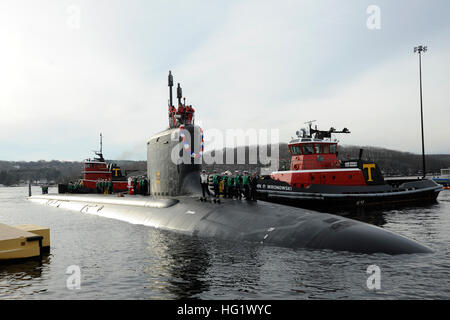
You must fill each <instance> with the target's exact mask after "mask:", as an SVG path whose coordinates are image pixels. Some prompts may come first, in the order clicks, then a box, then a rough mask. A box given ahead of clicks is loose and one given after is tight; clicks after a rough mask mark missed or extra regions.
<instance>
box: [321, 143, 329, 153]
mask: <svg viewBox="0 0 450 320" xmlns="http://www.w3.org/2000/svg"><path fill="white" fill-rule="evenodd" d="M323 153H330V145H329V144H324V145H323Z"/></svg>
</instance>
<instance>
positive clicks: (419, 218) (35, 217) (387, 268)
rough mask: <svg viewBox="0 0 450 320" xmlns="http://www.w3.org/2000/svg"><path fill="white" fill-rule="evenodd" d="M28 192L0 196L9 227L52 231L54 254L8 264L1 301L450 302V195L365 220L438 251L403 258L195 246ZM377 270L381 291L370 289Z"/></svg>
mask: <svg viewBox="0 0 450 320" xmlns="http://www.w3.org/2000/svg"><path fill="white" fill-rule="evenodd" d="M49 191H50V192H56V190H55V189H53V190H52V189H50V190H49ZM33 193H34V194H39V193H40V189H39V188H33ZM27 194H28V188H22V187H17V188H0V204H1V205H0V222H1V223H6V224H26V223H32V224H38V225H42V226H48V227H50V230H51V253H50V255H48V256H46V257H44V260H43V261H42V263H39V262H36V261H30V262H27V263H21V264H13V265H0V299H181V298H187V299H192V298H194V299H449V298H450V256H449V253H450V250H449V245H448V244H449V243H450V190H444V191H443V192H441V194H440V195H439V198H438V203H436V204H433V205H430V206H427V207H421V208H417V207H416V208H407V209H402V210H385V211H380V212H375V213H371V214H370V215H369V216H359V217H358V219H362V220H367V221H369V222H372V223H375V224H377V225H380V226H381V227H383V228H385V229H388V230H391V231H394V232H397V233H400V234H402V235H405V236H407V237H410V238H413V239H415V240H417V241H419V242H421V243H423V244H426V245H428V246H430V247H431V248H432V249H433V250H434V251H435V252H434V253H433V254H413V255H399V256H389V255H385V254H374V255H364V254H354V253H346V252H332V251H328V250H308V249H295V250H294V249H289V248H280V247H271V246H262V245H257V244H249V243H236V242H227V241H221V240H214V239H203V238H195V237H190V236H184V235H179V234H176V233H172V232H168V231H161V230H157V229H152V228H149V227H144V226H141V225H132V224H129V223H126V222H121V221H117V220H112V219H107V218H102V217H98V216H94V215H87V214H82V213H80V212H75V211H68V210H64V209H59V208H51V207H47V206H43V205H39V204H36V203H32V202H30V201H28V200H27V199H26V195H27ZM373 264H375V265H377V266H378V267H379V268H380V271H381V281H380V284H381V288H380V290H375V291H373V290H369V289H368V287H367V284H366V283H367V278H368V277H369V276H370V274H367V273H366V271H367V268H368V266H369V265H373ZM71 265H76V266H79V267H80V270H81V289H80V290H70V289H68V288H67V286H66V281H67V279H68V277H69V275H68V274H66V271H67V268H68V267H69V266H71Z"/></svg>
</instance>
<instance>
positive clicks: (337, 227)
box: [29, 72, 433, 255]
mask: <svg viewBox="0 0 450 320" xmlns="http://www.w3.org/2000/svg"><path fill="white" fill-rule="evenodd" d="M172 87H173V76H172V74H171V72H169V92H170V96H169V127H168V128H167V129H166V130H164V131H162V132H159V133H157V134H155V135H153V136H152V137H150V139H149V140H148V142H147V178H148V180H149V185H150V188H149V189H150V191H149V195H145V196H143V195H124V194H120V195H122V196H118V195H117V194H110V195H103V194H45V195H34V196H30V197H29V200H31V201H33V202H36V203H39V204H43V205H48V206H51V207H57V208H63V209H69V210H76V211H79V212H80V213H83V214H94V215H98V216H102V217H106V218H112V219H118V220H122V221H126V222H129V223H133V224H142V225H145V226H149V227H153V228H157V229H163V230H169V231H173V232H178V233H183V234H187V235H191V236H194V237H213V238H217V239H222V240H229V241H236V242H252V243H257V244H261V245H274V246H281V247H289V248H294V249H296V248H306V249H320V250H326V249H328V250H335V251H349V252H355V253H363V254H373V253H385V254H391V255H395V254H412V253H431V252H433V251H432V250H431V248H429V247H427V246H425V245H422V244H420V243H418V242H416V241H415V240H412V239H409V238H406V237H404V236H401V235H399V234H396V233H393V232H390V231H388V230H385V229H382V228H380V227H376V226H373V225H370V224H367V223H364V222H360V221H356V220H352V219H348V218H344V217H341V216H337V215H332V214H328V213H323V212H316V211H313V210H307V209H302V208H295V207H291V206H287V205H283V204H277V203H271V202H266V201H260V200H258V201H256V202H254V201H245V200H243V201H236V200H233V199H222V201H220V203H219V202H217V203H214V202H208V201H207V202H204V201H200V199H201V197H200V195H201V191H200V171H201V168H202V154H203V149H204V147H203V131H202V129H201V128H200V127H199V126H198V125H196V124H195V119H194V114H195V110H194V108H193V107H192V106H187V105H186V102H184V103H182V102H181V97H182V89H181V86H180V84H178V88H177V98H178V108H175V107H174V106H173V102H172Z"/></svg>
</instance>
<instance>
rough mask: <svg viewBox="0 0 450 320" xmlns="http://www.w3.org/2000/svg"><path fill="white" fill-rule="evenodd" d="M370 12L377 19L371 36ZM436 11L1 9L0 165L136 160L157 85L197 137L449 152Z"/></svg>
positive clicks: (446, 83)
mask: <svg viewBox="0 0 450 320" xmlns="http://www.w3.org/2000/svg"><path fill="white" fill-rule="evenodd" d="M370 5H375V6H377V7H378V8H379V9H380V11H379V13H380V15H379V17H380V20H376V22H377V23H379V24H378V25H379V27H380V28H379V29H376V28H375V29H370V28H368V25H367V22H368V20H369V22H371V23H372V24H370V25H371V26H374V24H373V23H374V21H375V20H373V19H372V18H373V17H375V16H374V15H373V11H371V13H367V8H368V7H369V6H370ZM449 40H450V2H449V1H448V0H442V1H437V0H434V1H433V0H432V1H417V0H416V1H414V0H386V1H381V0H372V1H364V0H347V1H337V0H335V1H325V0H320V1H317V0H311V1H306V0H305V1H302V0H296V1H284V0H277V1H273V0H272V1H264V0H257V1H256V0H255V1H253V0H248V1H247V0H239V1H232V0H227V1H225V0H222V1H212V0H202V1H194V0H179V1H176V0H172V1H166V0H151V1H149V0H143V1H133V0H127V1H125V0H121V1H112V0H104V1H101V0H95V1H94V0H90V1H76V0H72V1H63V0H52V1H43V0H38V1H37V0H29V1H22V0H14V1H9V0H2V1H1V2H0V41H1V46H0V111H1V117H0V160H39V159H45V160H51V159H59V160H82V159H84V158H87V157H90V156H91V155H92V154H91V150H94V149H97V148H98V135H99V133H100V132H102V133H103V136H104V153H105V156H106V158H108V159H134V160H143V159H145V158H146V141H147V139H148V138H149V137H150V136H151V135H152V134H154V133H156V132H158V131H161V130H162V129H165V127H166V126H167V99H168V94H167V92H168V90H167V73H168V70H172V72H173V74H174V77H175V82H176V83H177V82H181V85H182V87H183V94H184V95H185V96H186V97H187V101H188V103H191V104H193V106H194V107H195V108H196V111H197V121H198V122H199V123H201V125H202V127H203V128H204V129H205V130H209V129H220V130H226V129H230V128H241V129H248V128H255V129H275V128H278V129H279V130H280V131H279V132H280V140H281V141H285V142H287V141H288V140H289V139H290V137H291V136H294V135H295V131H296V130H298V129H299V128H301V127H303V126H304V122H305V121H308V120H317V122H316V123H317V124H318V125H319V127H320V128H323V129H328V128H329V127H331V126H333V127H335V128H338V129H341V128H343V127H348V128H349V129H350V130H351V132H352V133H351V134H350V135H345V136H340V137H339V138H340V140H341V143H343V144H354V145H373V146H379V147H386V148H390V149H397V150H402V151H410V152H414V153H420V152H421V142H420V141H421V140H420V139H421V138H420V104H419V75H418V56H417V54H414V53H413V48H414V46H416V45H419V44H424V45H427V46H428V49H429V51H428V52H426V53H425V54H424V56H423V65H422V66H423V69H422V70H423V90H424V91H423V93H424V119H425V122H424V123H425V142H426V152H427V153H450V142H449V141H450V140H449V137H450V125H449V119H450V98H449V91H450V41H449Z"/></svg>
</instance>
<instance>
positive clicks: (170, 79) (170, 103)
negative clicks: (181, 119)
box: [169, 71, 173, 107]
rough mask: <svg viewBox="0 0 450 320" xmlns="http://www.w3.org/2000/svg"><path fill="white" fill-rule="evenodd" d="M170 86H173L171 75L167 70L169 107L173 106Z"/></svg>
mask: <svg viewBox="0 0 450 320" xmlns="http://www.w3.org/2000/svg"><path fill="white" fill-rule="evenodd" d="M172 87H173V76H172V71H169V98H170V102H169V105H170V106H171V107H172V106H173V102H172Z"/></svg>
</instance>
